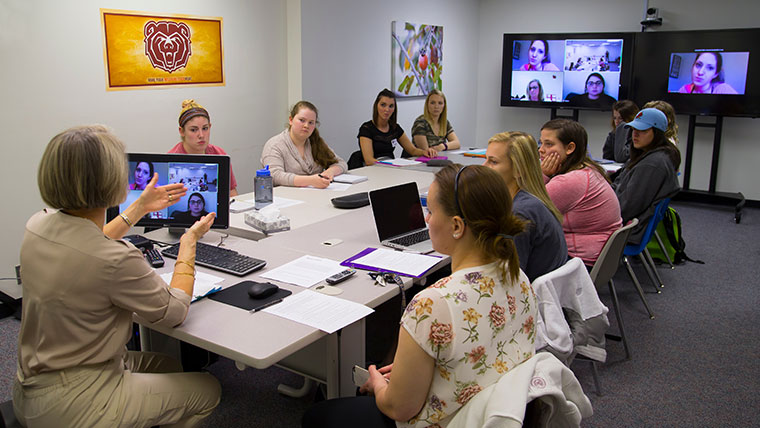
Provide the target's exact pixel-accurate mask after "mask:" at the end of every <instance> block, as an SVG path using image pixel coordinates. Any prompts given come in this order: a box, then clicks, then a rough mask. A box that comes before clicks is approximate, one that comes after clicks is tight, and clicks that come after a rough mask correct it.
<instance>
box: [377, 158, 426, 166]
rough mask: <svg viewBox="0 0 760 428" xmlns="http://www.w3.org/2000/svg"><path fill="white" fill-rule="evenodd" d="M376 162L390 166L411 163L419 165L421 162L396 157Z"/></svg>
mask: <svg viewBox="0 0 760 428" xmlns="http://www.w3.org/2000/svg"><path fill="white" fill-rule="evenodd" d="M377 163H382V164H385V165H390V166H412V165H419V164H421V163H422V162H418V161H416V160H412V159H404V158H398V159H387V160H379V161H377Z"/></svg>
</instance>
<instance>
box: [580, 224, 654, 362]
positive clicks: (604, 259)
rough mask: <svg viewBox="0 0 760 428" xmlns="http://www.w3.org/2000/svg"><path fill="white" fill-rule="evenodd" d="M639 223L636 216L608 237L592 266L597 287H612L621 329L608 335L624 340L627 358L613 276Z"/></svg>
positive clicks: (626, 353) (611, 293)
mask: <svg viewBox="0 0 760 428" xmlns="http://www.w3.org/2000/svg"><path fill="white" fill-rule="evenodd" d="M637 224H639V219H636V218H634V219H633V220H631V221H630V222H629V223H628V224H627V225H625V226H623V227H621V228H620V229H618V230H616V231H615V232H614V233H613V234H612V235H610V237H609V238H608V239H607V243H606V244H604V247H602V251H601V252H600V253H599V258H597V259H596V263H594V267H593V268H591V273H590V275H591V280H592V281H593V282H594V285H595V286H596V288H597V289H599V288H601V287H603V286H604V284H605V283H606V284H607V286H608V287H609V289H610V295H611V296H612V307H613V309H615V317H616V318H617V322H618V326H619V329H620V336H619V337H618V336H613V335H608V336H607V337H608V338H610V339H613V340H620V341H622V342H623V348H625V357H626V359H630V358H631V351H630V349H629V348H628V340H626V337H625V328H624V326H623V317H622V315H621V314H620V303H619V301H618V297H617V290H615V283H614V282H613V281H612V277H613V276H615V273H616V272H617V270H618V267H619V266H620V258H621V257H622V256H623V249H624V248H625V246H626V242H628V236H629V235H630V234H631V230H632V229H633V228H634V227H636V225H637ZM636 285H637V291H638V292H639V296H641V301H642V302H644V306H646V307H647V310H648V311H649V312H650V314H651V312H652V311H651V310H650V309H649V304H648V303H647V301H646V298H645V297H644V291H643V290H642V289H641V285H638V284H636Z"/></svg>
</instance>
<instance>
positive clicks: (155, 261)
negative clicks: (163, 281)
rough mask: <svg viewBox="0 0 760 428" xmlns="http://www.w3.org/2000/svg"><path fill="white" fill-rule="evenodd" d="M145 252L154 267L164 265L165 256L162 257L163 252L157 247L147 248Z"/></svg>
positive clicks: (146, 257)
mask: <svg viewBox="0 0 760 428" xmlns="http://www.w3.org/2000/svg"><path fill="white" fill-rule="evenodd" d="M143 254H145V260H147V261H148V263H149V264H150V265H151V266H152V267H154V268H160V267H163V266H164V258H163V257H161V253H160V252H159V251H158V250H157V249H155V248H151V249H150V250H145V252H144V253H143Z"/></svg>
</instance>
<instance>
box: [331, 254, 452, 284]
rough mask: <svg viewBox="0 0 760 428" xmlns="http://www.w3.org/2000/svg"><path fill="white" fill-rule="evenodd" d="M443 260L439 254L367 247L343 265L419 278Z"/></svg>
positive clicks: (342, 263)
mask: <svg viewBox="0 0 760 428" xmlns="http://www.w3.org/2000/svg"><path fill="white" fill-rule="evenodd" d="M441 260H442V257H439V256H430V255H425V254H413V253H405V252H402V251H395V250H386V249H384V248H371V247H370V248H365V249H364V250H362V251H360V252H359V253H358V254H356V255H354V256H352V257H349V258H347V259H346V260H344V261H343V262H341V265H343V266H347V267H352V268H356V269H362V270H368V271H372V272H380V271H382V272H391V273H397V274H399V275H404V276H412V277H415V278H419V277H421V276H422V275H424V274H425V272H427V271H429V270H430V269H431V268H432V267H433V266H435V265H437V264H438V263H439V262H440V261H441Z"/></svg>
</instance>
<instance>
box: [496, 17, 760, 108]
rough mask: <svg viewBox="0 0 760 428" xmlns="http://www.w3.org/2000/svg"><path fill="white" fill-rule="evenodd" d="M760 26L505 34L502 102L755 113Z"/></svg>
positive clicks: (758, 96) (759, 98) (758, 89)
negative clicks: (624, 102) (656, 104)
mask: <svg viewBox="0 0 760 428" xmlns="http://www.w3.org/2000/svg"><path fill="white" fill-rule="evenodd" d="M759 58H760V29H758V28H751V29H731V30H700V31H659V32H644V33H596V34H591V33H570V34H504V52H503V60H502V89H501V105H502V106H522V107H563V108H580V109H590V110H610V109H611V107H612V104H613V103H614V102H615V101H617V100H620V99H626V98H628V99H632V100H634V101H635V102H636V103H637V104H639V105H643V104H645V103H646V102H648V101H652V100H664V101H667V102H669V103H671V104H672V105H673V107H675V109H676V111H677V112H678V113H679V114H695V115H721V116H749V117H757V116H760V59H759Z"/></svg>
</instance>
